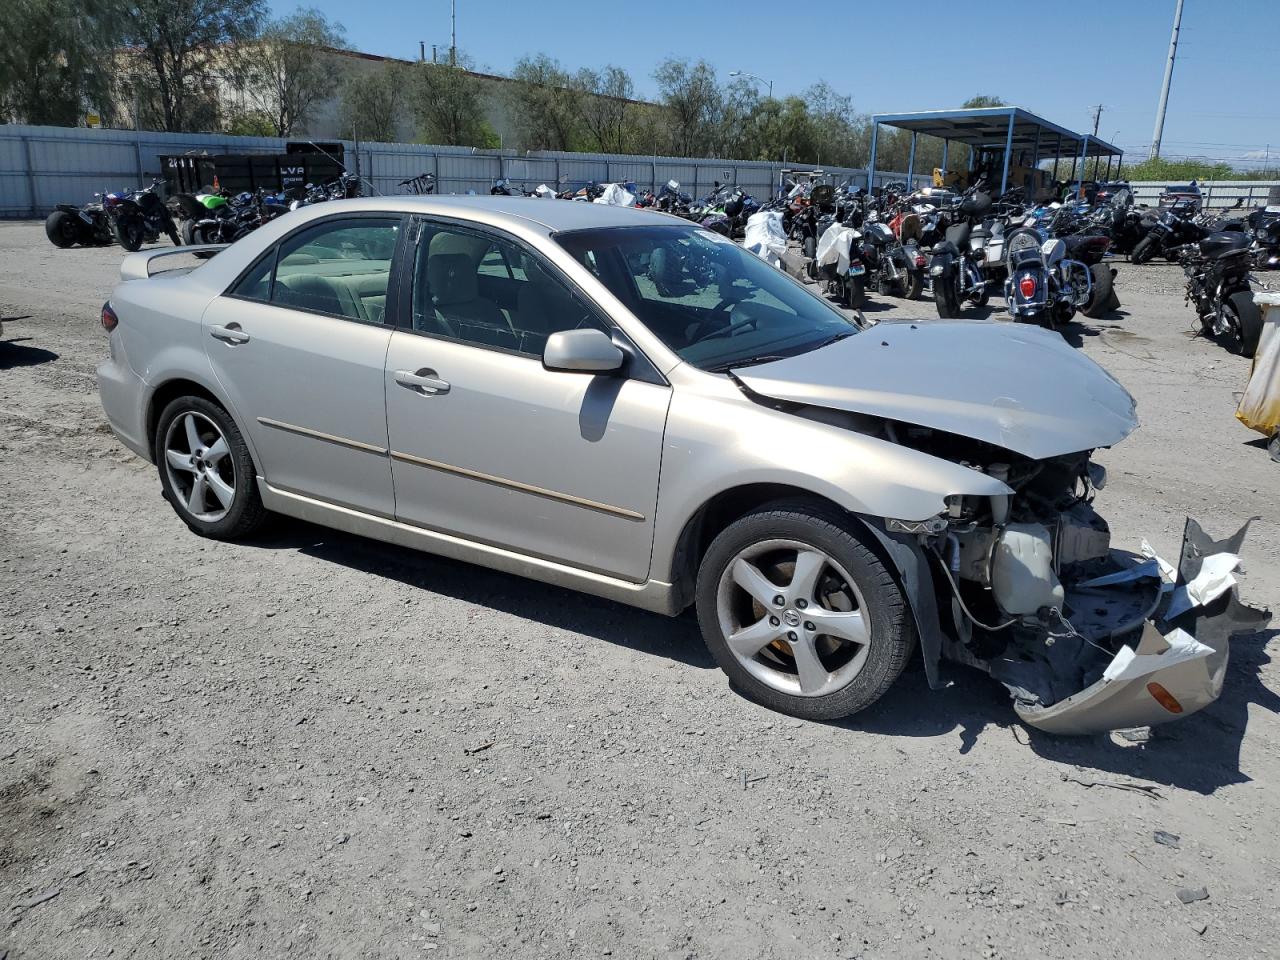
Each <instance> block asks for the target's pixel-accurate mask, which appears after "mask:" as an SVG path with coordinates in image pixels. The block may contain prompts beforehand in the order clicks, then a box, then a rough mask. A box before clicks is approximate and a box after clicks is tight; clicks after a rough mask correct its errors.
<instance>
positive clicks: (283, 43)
mask: <svg viewBox="0 0 1280 960" xmlns="http://www.w3.org/2000/svg"><path fill="white" fill-rule="evenodd" d="M344 34H345V31H344V30H343V28H342V25H341V24H339V23H332V22H330V21H329V20H328V19H326V18H325V16H324V14H322V13H321V12H320V11H319V10H315V9H311V8H305V9H304V8H301V7H299V8H298V10H297V11H296V12H294V13H293V14H291V15H290V16H287V17H283V18H281V19H279V20H272V21H271V22H270V23H268V24H267V25H266V26H265V27H264V28H263V30H262V32H261V33H259V34H258V35H257V36H256V37H254V38H253V39H251V40H249V41H248V42H246V43H244V44H243V45H242V46H241V48H240V50H239V52H238V55H237V58H236V69H237V74H238V80H239V81H240V83H241V84H242V86H243V90H244V92H245V98H246V100H247V101H248V102H249V103H250V104H251V105H252V108H253V109H254V110H255V111H257V112H258V113H261V114H263V115H265V116H267V117H269V118H270V120H271V126H272V127H273V130H272V133H274V135H275V136H278V137H287V136H290V135H292V134H293V133H294V131H295V130H297V129H299V128H304V127H305V126H306V124H307V121H308V120H309V119H310V118H311V116H312V113H313V112H314V110H315V108H316V105H317V104H319V103H321V102H323V101H325V100H327V99H329V97H331V96H332V95H333V92H334V90H336V89H337V86H338V82H339V75H338V73H337V72H336V71H335V70H334V68H333V62H332V58H331V55H330V51H332V50H335V49H342V48H344V47H345V46H346V40H345V38H344Z"/></svg>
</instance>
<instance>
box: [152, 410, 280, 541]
mask: <svg viewBox="0 0 1280 960" xmlns="http://www.w3.org/2000/svg"><path fill="white" fill-rule="evenodd" d="M155 461H156V465H157V467H158V469H159V471H160V484H161V486H162V488H163V489H164V496H165V499H166V500H168V501H169V504H170V505H171V506H172V507H173V509H174V511H175V512H176V513H177V514H178V516H179V517H181V518H182V520H183V522H184V523H186V525H187V526H188V527H190V528H191V530H192V532H194V533H198V534H200V535H201V536H202V537H211V538H213V539H215V540H234V539H236V538H238V537H243V536H246V535H247V534H250V533H252V532H253V531H254V530H256V529H257V528H258V527H260V526H261V525H262V522H263V520H264V519H265V517H266V514H267V511H266V508H265V507H263V505H262V499H261V497H259V495H258V486H257V479H256V475H257V471H256V470H255V469H254V466H253V459H252V457H250V455H249V448H248V447H247V446H246V445H245V442H244V437H243V436H242V435H241V433H240V430H239V428H238V427H237V426H236V424H235V421H234V420H232V419H231V417H230V416H229V415H228V414H227V412H226V411H225V410H223V409H222V407H220V406H218V405H217V404H216V403H213V402H212V401H210V400H207V399H205V398H204V397H179V398H178V399H176V400H174V401H172V402H171V403H170V404H169V405H168V406H167V407H165V408H164V411H163V412H162V413H161V414H160V421H159V423H158V425H157V428H156V439H155Z"/></svg>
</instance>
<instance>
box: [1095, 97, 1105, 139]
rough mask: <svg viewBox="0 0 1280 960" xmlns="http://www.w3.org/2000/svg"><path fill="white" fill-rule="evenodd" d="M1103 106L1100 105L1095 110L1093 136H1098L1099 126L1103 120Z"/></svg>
mask: <svg viewBox="0 0 1280 960" xmlns="http://www.w3.org/2000/svg"><path fill="white" fill-rule="evenodd" d="M1102 106H1103V105H1102V104H1098V105H1097V106H1096V107H1094V108H1093V135H1094V136H1095V137H1096V136H1097V135H1098V124H1099V122H1101V120H1102Z"/></svg>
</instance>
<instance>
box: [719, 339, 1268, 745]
mask: <svg viewBox="0 0 1280 960" xmlns="http://www.w3.org/2000/svg"><path fill="white" fill-rule="evenodd" d="M959 358H963V362H959ZM738 379H739V382H740V383H741V385H742V388H743V389H744V390H745V391H747V393H748V395H749V396H751V397H753V398H754V399H756V401H757V402H762V403H769V404H771V405H774V406H777V407H778V408H779V409H784V410H786V411H787V412H789V413H791V414H793V415H795V416H799V417H804V418H807V419H813V420H818V421H821V422H824V423H828V424H831V425H833V426H839V427H842V428H843V429H847V430H852V431H855V432H858V433H863V434H866V435H870V436H875V437H877V438H878V439H881V440H884V441H887V442H888V444H890V445H892V446H893V447H905V448H910V449H912V450H915V451H918V452H921V453H925V454H927V455H929V456H930V457H934V458H937V459H940V460H945V461H949V462H950V463H952V464H957V465H960V466H963V467H967V468H968V469H971V470H974V471H977V472H980V473H982V474H985V475H986V476H987V477H988V478H990V479H994V480H997V481H999V484H1000V485H1002V486H997V489H1001V490H1003V491H1004V492H1002V493H999V494H996V495H983V496H970V495H949V496H948V493H949V491H939V494H940V497H945V506H946V509H945V510H943V511H941V512H939V513H938V514H937V515H935V516H931V517H927V518H923V519H922V518H917V517H904V518H900V519H886V518H883V517H879V518H876V517H864V518H863V519H864V520H865V521H866V522H867V524H868V526H869V527H870V528H871V529H872V530H873V531H874V532H875V534H876V535H877V536H878V538H879V539H880V541H881V544H882V546H883V547H884V549H885V551H886V553H887V554H888V555H889V556H890V557H891V558H892V560H893V562H894V563H895V565H896V566H897V568H898V570H899V573H900V574H901V578H902V586H903V589H904V591H905V593H906V594H907V597H908V601H909V603H910V605H911V609H912V612H913V614H914V616H915V619H916V626H917V630H918V633H919V636H920V642H921V647H922V652H923V654H924V661H925V668H926V670H927V672H928V676H929V682H930V685H931V686H934V687H935V688H936V687H938V686H942V685H943V684H944V679H943V676H942V672H941V665H942V664H943V662H945V661H954V662H959V663H963V664H968V665H970V666H973V667H976V668H978V669H980V670H983V671H985V672H986V673H989V674H990V675H991V676H993V677H995V678H996V679H997V680H999V681H1000V682H1001V683H1003V684H1004V685H1005V686H1006V687H1007V688H1008V689H1009V691H1010V693H1011V694H1012V695H1013V700H1014V707H1015V709H1016V710H1017V712H1018V715H1019V716H1020V717H1021V718H1022V719H1023V720H1024V721H1025V722H1026V723H1028V724H1030V725H1032V726H1035V727H1039V728H1040V729H1043V730H1046V731H1050V732H1053V733H1064V734H1066V733H1076V734H1083V733H1096V732H1100V731H1104V730H1112V729H1118V728H1123V727H1133V726H1145V725H1149V724H1156V723H1163V722H1167V721H1169V720H1175V719H1178V718H1180V717H1185V716H1188V715H1189V714H1192V713H1194V712H1196V711H1197V710H1199V709H1201V708H1203V707H1204V706H1206V705H1207V704H1209V703H1211V702H1213V701H1214V700H1215V699H1216V698H1217V697H1218V695H1219V693H1220V692H1221V690H1222V681H1223V676H1224V674H1225V670H1226V662H1227V655H1228V645H1229V641H1230V639H1231V637H1232V636H1234V635H1237V634H1246V633H1254V632H1257V631H1258V630H1260V629H1262V628H1263V627H1264V626H1265V625H1266V624H1267V623H1268V622H1269V619H1270V614H1269V613H1268V612H1266V611H1262V610H1255V609H1252V608H1250V607H1247V606H1245V605H1243V604H1242V603H1241V602H1240V601H1239V599H1238V597H1237V595H1236V589H1235V577H1234V573H1235V571H1236V570H1237V569H1238V566H1239V556H1240V549H1241V546H1242V544H1243V541H1244V537H1245V533H1246V531H1247V528H1248V524H1246V525H1245V527H1243V528H1241V529H1240V530H1239V531H1237V532H1236V533H1235V534H1234V535H1232V536H1231V537H1228V538H1227V539H1226V540H1222V541H1215V540H1213V539H1211V538H1210V537H1209V536H1207V535H1206V534H1205V533H1204V531H1202V530H1201V528H1200V527H1199V525H1198V524H1196V523H1195V521H1193V520H1190V519H1188V520H1187V521H1186V531H1185V535H1184V539H1183V543H1182V549H1181V553H1180V555H1179V557H1178V560H1177V562H1176V564H1170V563H1166V562H1165V561H1163V560H1162V559H1160V558H1159V557H1157V556H1155V554H1154V552H1153V551H1152V550H1151V549H1150V548H1149V547H1148V546H1146V544H1145V543H1144V544H1143V553H1141V554H1134V553H1126V552H1123V551H1120V550H1116V549H1113V547H1112V543H1111V534H1110V530H1109V528H1108V525H1107V523H1106V521H1105V520H1104V519H1103V518H1102V517H1101V516H1100V515H1099V514H1098V513H1097V512H1096V511H1095V509H1094V497H1095V494H1096V493H1097V492H1098V491H1099V490H1101V489H1102V487H1103V485H1104V482H1105V471H1103V470H1102V468H1101V467H1100V466H1099V465H1097V464H1094V463H1093V462H1092V459H1091V458H1092V454H1093V452H1094V451H1095V450H1098V449H1102V448H1108V447H1111V446H1112V445H1114V444H1116V443H1118V442H1120V441H1121V440H1123V439H1124V438H1125V437H1126V436H1128V435H1129V434H1130V433H1131V432H1132V431H1133V430H1134V429H1136V428H1137V425H1138V421H1137V416H1136V412H1135V404H1134V401H1133V397H1132V396H1130V395H1129V393H1128V391H1126V390H1125V389H1124V388H1123V387H1122V386H1121V385H1120V384H1119V383H1118V382H1117V381H1116V380H1115V379H1114V378H1113V377H1111V376H1110V374H1108V373H1107V372H1106V371H1105V370H1103V369H1102V368H1101V367H1099V366H1098V365H1097V364H1095V363H1094V362H1093V361H1091V360H1089V359H1088V358H1086V357H1084V356H1083V355H1081V354H1079V353H1078V352H1076V351H1073V350H1071V348H1070V347H1068V346H1067V345H1066V344H1065V343H1063V341H1062V339H1061V337H1059V336H1058V335H1057V334H1054V333H1051V332H1048V331H1041V330H1038V329H1027V328H1025V327H1023V326H1022V325H1015V324H979V323H958V322H957V323H936V324H927V325H917V324H881V325H880V326H877V327H876V328H875V333H874V334H870V335H862V336H855V337H850V338H848V339H847V340H845V341H841V342H839V343H837V344H835V345H833V346H832V347H829V348H826V349H823V350H819V351H815V352H814V353H811V354H807V355H804V356H801V357H796V358H791V359H788V360H783V361H776V362H772V363H769V364H766V365H763V366H760V367H754V368H750V369H746V370H743V371H741V372H740V373H739V374H738ZM988 489H990V485H989V486H988Z"/></svg>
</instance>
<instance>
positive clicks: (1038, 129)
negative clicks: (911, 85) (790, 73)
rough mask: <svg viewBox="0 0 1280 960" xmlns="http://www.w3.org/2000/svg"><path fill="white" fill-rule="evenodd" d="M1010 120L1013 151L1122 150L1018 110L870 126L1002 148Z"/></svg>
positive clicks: (937, 114)
mask: <svg viewBox="0 0 1280 960" xmlns="http://www.w3.org/2000/svg"><path fill="white" fill-rule="evenodd" d="M1010 117H1013V148H1014V149H1015V150H1018V149H1024V148H1026V147H1031V148H1034V147H1035V146H1036V143H1037V139H1038V142H1039V144H1040V145H1041V147H1049V146H1053V147H1054V148H1055V150H1056V149H1057V148H1058V137H1059V136H1061V137H1062V147H1061V151H1060V152H1059V153H1058V155H1059V156H1063V157H1070V156H1079V155H1081V153H1082V152H1084V151H1083V149H1082V148H1083V146H1084V143H1085V141H1086V140H1087V141H1088V152H1087V153H1084V155H1085V156H1086V157H1116V156H1120V155H1122V154H1123V153H1124V151H1123V150H1122V149H1120V148H1119V147H1117V146H1114V145H1112V144H1110V143H1107V142H1106V141H1104V140H1099V139H1098V138H1097V137H1095V136H1093V135H1092V134H1084V133H1076V132H1074V131H1072V130H1068V129H1067V128H1066V127H1060V126H1058V125H1057V124H1056V123H1050V122H1049V121H1048V120H1046V119H1044V118H1043V117H1037V116H1036V115H1035V114H1034V113H1032V112H1030V111H1029V110H1024V109H1022V107H983V108H981V109H977V110H926V111H924V112H922V113H885V114H878V115H876V116H874V117H872V118H871V122H872V123H876V124H880V123H883V124H884V125H885V126H888V127H900V128H902V129H904V130H911V131H913V132H915V133H917V134H920V133H923V134H928V135H929V136H931V137H940V138H941V139H943V140H954V141H955V142H957V143H963V144H966V145H967V146H970V147H1003V146H1004V145H1005V143H1006V140H1007V138H1008V135H1009V118H1010Z"/></svg>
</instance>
